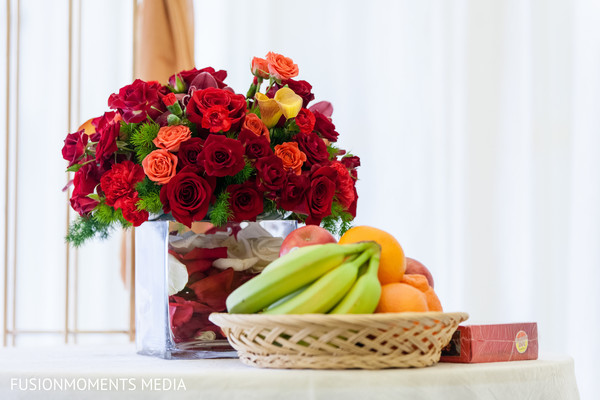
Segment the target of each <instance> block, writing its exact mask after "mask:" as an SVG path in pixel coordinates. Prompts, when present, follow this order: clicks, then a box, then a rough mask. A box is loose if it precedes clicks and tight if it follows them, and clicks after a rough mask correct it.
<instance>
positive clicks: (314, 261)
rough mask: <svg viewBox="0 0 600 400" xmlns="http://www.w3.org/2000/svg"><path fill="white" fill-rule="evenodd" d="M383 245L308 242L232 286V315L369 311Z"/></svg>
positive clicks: (229, 301)
mask: <svg viewBox="0 0 600 400" xmlns="http://www.w3.org/2000/svg"><path fill="white" fill-rule="evenodd" d="M379 254H380V248H379V245H378V244H377V243H375V242H361V243H355V244H337V243H328V244H322V245H313V246H306V247H302V248H300V249H297V250H295V251H293V252H291V253H288V254H286V255H284V256H283V257H280V258H278V259H277V260H275V261H273V262H272V263H271V264H269V265H268V266H267V267H266V268H265V269H264V270H263V271H262V272H261V273H260V274H259V275H257V276H256V277H254V278H252V279H251V280H249V281H248V282H246V283H244V284H243V285H242V286H240V287H239V288H237V289H236V290H234V291H233V292H232V293H231V294H230V295H229V297H228V298H227V303H226V304H227V309H228V311H229V312H230V313H234V314H249V313H257V312H263V313H265V314H308V313H334V314H370V313H372V312H373V311H374V310H375V308H376V307H377V303H378V302H379V297H380V296H381V286H380V284H379V280H378V279H377V270H378V268H379Z"/></svg>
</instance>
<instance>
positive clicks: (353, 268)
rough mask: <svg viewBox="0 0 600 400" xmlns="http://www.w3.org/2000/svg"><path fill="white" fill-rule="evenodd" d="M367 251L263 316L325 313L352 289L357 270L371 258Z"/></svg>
mask: <svg viewBox="0 0 600 400" xmlns="http://www.w3.org/2000/svg"><path fill="white" fill-rule="evenodd" d="M372 254H373V251H372V250H371V249H367V250H366V251H364V252H363V253H362V254H361V255H360V256H358V257H357V258H355V259H353V260H351V261H346V262H344V263H342V265H340V266H338V267H337V268H334V269H332V270H331V271H329V272H327V273H326V274H324V275H323V276H322V277H320V278H319V279H317V280H316V281H315V282H314V283H313V284H312V285H310V286H309V287H308V288H307V289H306V290H304V291H303V292H302V293H300V294H298V295H297V296H295V297H293V298H291V299H290V300H288V301H286V302H285V303H282V304H280V305H278V306H277V307H274V308H271V309H268V310H266V311H265V312H264V313H265V314H311V313H326V312H327V311H329V310H331V308H333V307H334V306H335V305H336V304H337V303H338V302H339V301H340V299H342V298H343V297H344V295H345V294H346V292H348V290H349V289H350V288H351V287H352V285H353V284H354V281H355V280H356V275H357V274H358V269H359V268H360V267H361V265H363V264H364V263H365V262H367V260H368V259H369V258H370V257H371V256H372Z"/></svg>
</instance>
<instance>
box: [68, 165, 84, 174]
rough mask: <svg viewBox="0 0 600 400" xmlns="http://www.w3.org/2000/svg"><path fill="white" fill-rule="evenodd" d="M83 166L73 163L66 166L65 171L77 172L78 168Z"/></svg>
mask: <svg viewBox="0 0 600 400" xmlns="http://www.w3.org/2000/svg"><path fill="white" fill-rule="evenodd" d="M81 167H83V165H81V164H73V165H71V166H70V167H69V168H67V172H77V171H79V169H80V168H81Z"/></svg>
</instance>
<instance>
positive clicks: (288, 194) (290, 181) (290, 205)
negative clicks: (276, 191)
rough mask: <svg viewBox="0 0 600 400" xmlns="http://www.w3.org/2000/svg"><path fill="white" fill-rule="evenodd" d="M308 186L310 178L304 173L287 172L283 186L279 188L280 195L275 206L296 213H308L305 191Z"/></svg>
mask: <svg viewBox="0 0 600 400" xmlns="http://www.w3.org/2000/svg"><path fill="white" fill-rule="evenodd" d="M309 187H310V180H309V179H308V176H307V175H306V174H302V175H296V174H294V173H292V172H290V173H288V175H287V179H286V183H285V186H284V187H283V189H282V190H281V197H280V198H279V201H278V202H277V207H279V208H283V209H284V210H288V211H292V212H295V213H298V214H304V215H308V213H309V212H308V204H307V202H306V193H307V191H308V188H309Z"/></svg>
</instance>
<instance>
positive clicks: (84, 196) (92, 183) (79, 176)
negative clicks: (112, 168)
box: [71, 163, 101, 216]
mask: <svg viewBox="0 0 600 400" xmlns="http://www.w3.org/2000/svg"><path fill="white" fill-rule="evenodd" d="M100 175H101V173H100V171H99V170H98V168H96V166H95V165H94V164H93V163H90V164H86V165H84V166H83V167H81V168H79V170H78V171H77V172H75V176H74V178H73V193H71V207H72V208H73V210H75V211H77V212H78V213H79V215H81V216H84V215H86V214H88V213H89V212H90V211H92V210H93V209H94V208H95V207H96V206H97V205H98V201H97V200H94V199H90V198H89V197H88V195H89V194H92V193H94V190H95V189H96V186H98V184H99V183H100Z"/></svg>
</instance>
